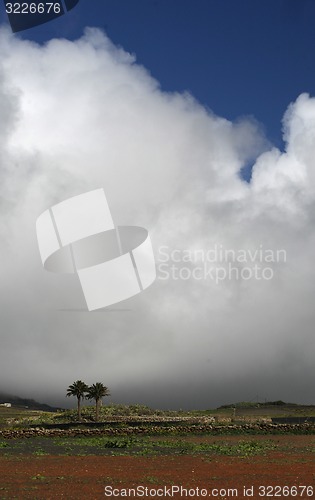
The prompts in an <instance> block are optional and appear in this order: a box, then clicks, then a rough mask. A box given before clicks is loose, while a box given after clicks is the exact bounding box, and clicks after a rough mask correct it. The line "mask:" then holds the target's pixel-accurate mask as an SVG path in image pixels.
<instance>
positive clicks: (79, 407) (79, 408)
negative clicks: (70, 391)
mask: <svg viewBox="0 0 315 500" xmlns="http://www.w3.org/2000/svg"><path fill="white" fill-rule="evenodd" d="M78 419H79V422H81V398H78Z"/></svg>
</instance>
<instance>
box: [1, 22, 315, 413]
mask: <svg viewBox="0 0 315 500" xmlns="http://www.w3.org/2000/svg"><path fill="white" fill-rule="evenodd" d="M0 39H1V40H0V47H1V49H0V61H1V67H0V113H1V120H0V148H1V151H0V172H1V173H0V176H1V177H0V178H1V185H0V189H1V205H0V206H1V213H0V221H1V226H0V234H1V282H0V286H1V304H0V308H1V318H2V320H1V354H0V367H1V368H0V373H1V389H3V390H12V391H14V392H15V393H19V394H22V393H23V394H26V395H29V396H34V395H37V397H39V398H42V399H46V400H50V401H53V402H55V403H59V404H63V403H64V400H63V394H64V389H65V387H66V386H67V385H68V384H69V383H71V382H72V381H73V380H74V379H76V378H82V379H85V380H86V381H87V382H93V381H95V380H102V381H104V382H105V383H106V385H108V386H109V387H110V388H111V391H112V394H113V399H114V400H116V401H118V400H119V401H135V400H138V401H143V402H146V403H149V404H152V405H154V406H164V407H176V406H177V407H178V406H182V407H192V406H204V407H205V406H213V405H217V404H219V403H223V402H225V401H227V400H239V399H248V398H250V397H251V396H253V395H256V394H260V395H262V396H263V397H266V398H268V399H273V398H275V399H279V398H282V399H287V400H295V401H303V402H311V401H312V398H313V393H314V391H313V380H314V375H315V373H314V363H313V359H314V349H315V348H314V341H313V331H312V324H313V322H314V319H315V318H314V307H313V297H314V278H315V273H314V266H313V262H314V236H315V232H314V216H313V213H314V210H313V206H314V199H315V189H314V188H315V177H314V156H315V155H314V153H315V151H314V149H315V146H314V144H315V140H314V139H315V100H314V99H312V98H310V97H309V96H308V95H307V94H303V95H301V96H299V97H297V100H296V102H294V103H291V104H290V103H288V110H287V112H286V114H285V116H284V119H283V133H284V139H285V141H286V149H285V151H284V152H281V151H279V150H277V149H276V148H273V147H272V145H271V144H269V143H268V142H267V140H266V139H265V137H264V135H263V132H262V130H261V127H260V126H259V124H258V123H256V122H255V121H254V120H253V119H246V118H243V119H242V118H240V119H239V120H238V121H237V122H235V123H231V122H229V121H228V120H225V119H224V118H222V117H218V116H215V115H213V114H211V112H210V111H209V110H206V109H204V108H203V107H202V106H201V105H200V104H198V102H196V100H194V98H193V97H192V96H191V95H189V94H174V93H172V94H169V93H165V92H162V91H161V89H160V87H159V84H158V82H156V81H155V80H154V79H153V78H152V77H151V76H150V74H149V73H148V71H146V70H145V69H144V68H143V67H141V66H139V65H137V63H136V60H135V57H134V56H132V55H130V54H128V53H126V52H125V51H124V50H123V49H121V48H119V47H115V46H113V45H112V43H111V42H110V40H108V38H106V36H105V35H104V34H103V33H101V32H100V31H98V30H93V29H89V30H87V31H86V33H85V35H84V36H83V37H82V38H81V39H79V40H77V41H75V42H69V41H66V40H61V39H60V40H52V41H50V42H49V43H48V44H47V45H45V46H38V45H36V44H34V43H31V42H27V41H21V40H19V39H18V38H15V37H13V36H12V35H10V34H9V33H8V32H7V31H5V30H2V31H1V35H0ZM279 126H280V124H279ZM248 162H252V164H253V175H252V180H251V182H250V183H247V182H245V181H244V180H243V179H242V177H241V174H240V172H241V170H242V168H243V167H244V166H245V165H247V164H248ZM96 187H104V189H105V192H106V195H107V198H108V201H109V203H110V206H111V210H112V214H113V217H114V220H115V222H116V223H117V224H122V225H124V224H131V225H133V224H134V225H142V226H144V227H147V228H148V229H149V231H150V233H151V236H152V240H153V245H154V250H155V253H156V258H157V261H158V262H157V264H158V266H159V265H160V262H159V260H160V259H161V251H160V249H161V247H163V248H164V249H165V248H167V249H168V250H167V251H168V252H169V253H171V251H172V250H174V249H175V250H176V251H177V254H176V255H182V254H183V252H185V251H187V250H190V251H192V252H193V251H197V250H200V249H204V250H205V251H206V250H207V249H213V248H214V247H215V246H217V247H220V248H227V249H234V250H235V251H237V250H240V249H245V250H250V251H252V252H255V250H257V249H260V248H262V249H265V248H268V249H272V250H274V251H276V250H277V249H283V250H285V252H286V259H285V261H281V262H278V263H277V262H274V263H272V264H271V266H272V270H273V278H272V279H269V280H257V279H250V280H246V279H231V280H228V279H225V280H222V281H220V282H219V283H215V281H214V280H213V279H201V280H196V279H193V278H190V279H184V280H174V279H167V280H163V279H158V280H157V281H156V283H155V284H154V285H153V286H152V287H151V288H150V289H148V290H147V291H146V292H145V293H143V294H141V295H139V296H137V297H134V298H133V299H130V300H129V301H126V302H125V303H123V304H119V305H117V306H116V307H113V308H110V309H109V310H105V311H101V312H95V313H87V312H84V311H83V310H81V309H83V308H84V303H83V298H82V296H81V295H80V289H79V286H78V283H77V281H76V278H75V277H74V276H62V275H53V274H49V273H46V272H44V271H43V269H42V267H41V263H40V259H39V255H38V250H37V243H36V235H35V221H36V218H37V217H38V215H39V214H40V213H41V212H42V211H43V210H45V209H46V208H48V207H49V206H51V205H53V204H54V203H57V202H58V201H62V200H63V199H65V198H67V197H69V196H73V195H76V194H79V193H81V192H84V191H88V190H89V189H94V188H96ZM181 252H182V254H181ZM186 264H187V266H188V267H189V266H190V267H189V268H190V269H193V268H194V266H196V265H197V264H198V263H197V264H196V262H188V263H186ZM226 264H227V263H225V265H226ZM214 265H217V264H214ZM238 265H239V266H240V265H241V264H240V263H238Z"/></svg>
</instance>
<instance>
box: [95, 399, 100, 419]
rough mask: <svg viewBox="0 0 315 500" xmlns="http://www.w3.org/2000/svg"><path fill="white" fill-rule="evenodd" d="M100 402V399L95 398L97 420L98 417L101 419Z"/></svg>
mask: <svg viewBox="0 0 315 500" xmlns="http://www.w3.org/2000/svg"><path fill="white" fill-rule="evenodd" d="M99 403H100V400H99V399H96V400H95V420H96V422H98V419H99V410H100V407H99Z"/></svg>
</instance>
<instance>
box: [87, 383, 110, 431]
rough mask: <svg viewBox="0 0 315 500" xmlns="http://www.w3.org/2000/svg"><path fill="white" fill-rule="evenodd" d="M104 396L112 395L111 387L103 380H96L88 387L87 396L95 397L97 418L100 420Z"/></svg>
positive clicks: (89, 397)
mask: <svg viewBox="0 0 315 500" xmlns="http://www.w3.org/2000/svg"><path fill="white" fill-rule="evenodd" d="M104 396H110V393H109V389H108V387H106V385H104V384H102V382H96V383H95V384H93V385H91V386H90V387H89V388H88V391H87V395H86V397H87V398H88V399H95V420H96V422H98V418H99V410H100V405H101V402H102V398H103V397H104Z"/></svg>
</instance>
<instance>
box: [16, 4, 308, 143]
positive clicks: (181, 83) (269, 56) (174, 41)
mask: <svg viewBox="0 0 315 500" xmlns="http://www.w3.org/2000/svg"><path fill="white" fill-rule="evenodd" d="M85 26H97V27H100V28H102V29H103V30H104V31H105V32H106V33H107V35H108V36H109V38H110V39H111V40H112V41H113V42H114V43H115V44H118V45H121V46H122V47H123V48H124V49H125V50H127V51H128V52H132V53H134V54H136V56H137V61H138V62H139V63H140V64H143V65H144V66H145V67H146V68H147V69H148V70H149V71H150V72H151V74H152V75H153V77H154V78H156V79H157V80H158V81H159V82H160V84H161V87H162V89H163V90H166V91H179V92H182V91H189V92H190V93H191V94H193V96H194V97H195V98H196V99H197V100H198V101H200V102H201V103H202V104H204V105H205V106H207V107H208V108H210V109H211V110H213V111H214V113H215V114H217V115H220V116H223V117H225V118H228V119H231V120H235V119H237V117H239V116H242V115H252V116H254V117H255V118H256V119H257V120H258V121H259V122H260V123H261V124H262V125H263V127H264V129H265V132H266V134H267V137H268V138H269V139H270V140H271V141H272V142H273V143H274V144H275V145H276V146H277V147H280V148H282V147H283V143H282V133H281V119H282V116H283V113H284V111H285V110H286V108H287V106H288V104H289V103H290V102H291V101H294V100H295V99H296V98H297V96H298V95H299V94H300V93H302V92H308V93H310V94H311V95H315V71H314V54H315V29H314V26H315V2H314V1H313V0H298V1H296V0H264V1H260V0H238V1H236V0H195V1H192V0H132V1H130V0H80V3H79V5H78V6H77V7H76V8H75V9H74V10H72V11H71V12H70V13H68V14H67V15H65V16H63V17H61V18H59V19H57V20H54V21H52V22H50V23H47V24H44V25H42V26H40V27H37V28H33V29H29V30H27V31H25V32H23V33H20V34H19V35H18V36H20V37H23V38H26V39H30V40H35V41H39V42H44V41H46V40H49V39H51V38H53V37H64V38H68V39H71V40H73V39H76V38H78V37H79V36H80V35H81V34H82V31H83V29H84V27H85Z"/></svg>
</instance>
